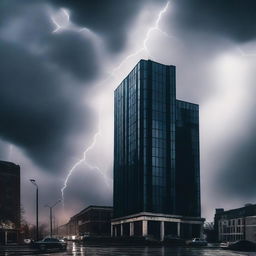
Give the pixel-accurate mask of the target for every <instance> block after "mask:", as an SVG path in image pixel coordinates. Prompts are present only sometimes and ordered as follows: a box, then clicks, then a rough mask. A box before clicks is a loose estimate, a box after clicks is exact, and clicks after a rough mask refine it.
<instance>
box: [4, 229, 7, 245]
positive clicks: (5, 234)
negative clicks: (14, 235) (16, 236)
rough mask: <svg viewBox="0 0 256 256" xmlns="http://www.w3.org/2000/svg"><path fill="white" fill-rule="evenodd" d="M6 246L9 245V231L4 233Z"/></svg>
mask: <svg viewBox="0 0 256 256" xmlns="http://www.w3.org/2000/svg"><path fill="white" fill-rule="evenodd" d="M4 240H5V241H4V244H5V245H7V243H8V231H7V230H6V231H5V232H4Z"/></svg>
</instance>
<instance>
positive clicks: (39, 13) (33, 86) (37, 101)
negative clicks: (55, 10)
mask: <svg viewBox="0 0 256 256" xmlns="http://www.w3.org/2000/svg"><path fill="white" fill-rule="evenodd" d="M11 3H12V2H11V1H10V2H9V5H8V6H7V7H10V5H11ZM13 3H16V4H15V8H14V9H12V8H7V7H6V8H5V9H1V13H6V12H9V15H4V16H3V17H5V20H4V21H2V22H1V25H0V59H1V69H0V84H1V86H0V119H1V125H0V134H1V137H2V138H3V139H4V140H6V141H10V142H11V143H13V144H15V145H18V146H20V147H21V148H23V149H24V150H25V151H26V152H27V154H28V155H30V157H31V158H32V159H33V160H34V161H35V162H36V163H38V164H39V165H40V166H42V167H46V169H48V170H51V171H63V168H65V170H66V169H67V167H66V166H65V164H67V162H68V157H67V156H70V155H71V156H72V155H73V154H75V153H76V152H77V151H79V152H81V151H82V149H83V147H84V145H80V146H79V145H78V148H77V145H73V144H72V143H70V142H69V143H67V140H68V138H69V137H70V136H73V135H77V134H80V135H82V134H84V135H83V138H86V136H91V135H92V134H91V133H92V132H93V130H94V128H95V126H94V124H95V117H94V113H93V111H92V110H91V109H90V108H89V107H88V106H86V104H84V103H83V102H84V101H85V99H86V96H89V95H88V93H89V92H88V90H87V91H86V90H85V89H86V87H87V85H89V83H88V81H90V80H91V79H94V78H96V76H97V74H98V72H97V70H100V65H99V62H98V59H97V54H96V50H95V49H94V46H93V43H92V41H91V40H90V39H89V38H87V37H85V36H84V35H82V34H81V35H80V34H77V33H75V32H70V31H66V32H63V33H62V34H52V30H53V25H52V24H50V18H49V16H48V15H47V11H46V9H47V8H46V6H45V5H43V4H32V5H30V6H26V5H18V4H17V2H13ZM18 7H19V8H18ZM0 15H1V14H0ZM82 85H83V86H82ZM74 143H75V142H74ZM84 144H86V143H84ZM74 147H76V149H74Z"/></svg>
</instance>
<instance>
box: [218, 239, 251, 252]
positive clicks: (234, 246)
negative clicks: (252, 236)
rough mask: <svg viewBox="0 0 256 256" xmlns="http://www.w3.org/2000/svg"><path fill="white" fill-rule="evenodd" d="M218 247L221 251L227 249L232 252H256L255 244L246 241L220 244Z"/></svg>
mask: <svg viewBox="0 0 256 256" xmlns="http://www.w3.org/2000/svg"><path fill="white" fill-rule="evenodd" d="M220 247H221V248H222V249H227V250H233V251H245V252H246V251H247V252H250V251H253V252H255V251H256V244H255V243H253V242H251V241H247V240H240V241H237V242H234V243H226V246H225V243H221V245H220Z"/></svg>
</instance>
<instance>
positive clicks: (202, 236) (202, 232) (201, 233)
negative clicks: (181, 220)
mask: <svg viewBox="0 0 256 256" xmlns="http://www.w3.org/2000/svg"><path fill="white" fill-rule="evenodd" d="M200 238H204V224H201V227H200Z"/></svg>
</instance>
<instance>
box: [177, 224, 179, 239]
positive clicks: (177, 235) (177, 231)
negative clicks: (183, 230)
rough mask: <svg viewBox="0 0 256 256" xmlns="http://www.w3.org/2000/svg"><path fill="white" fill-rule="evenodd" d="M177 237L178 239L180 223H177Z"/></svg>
mask: <svg viewBox="0 0 256 256" xmlns="http://www.w3.org/2000/svg"><path fill="white" fill-rule="evenodd" d="M177 236H178V237H180V222H177Z"/></svg>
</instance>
